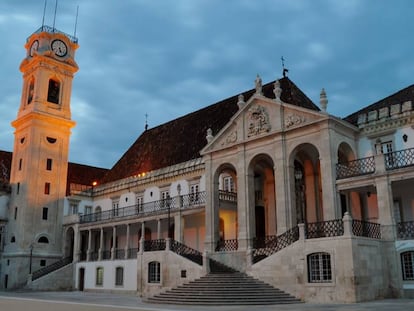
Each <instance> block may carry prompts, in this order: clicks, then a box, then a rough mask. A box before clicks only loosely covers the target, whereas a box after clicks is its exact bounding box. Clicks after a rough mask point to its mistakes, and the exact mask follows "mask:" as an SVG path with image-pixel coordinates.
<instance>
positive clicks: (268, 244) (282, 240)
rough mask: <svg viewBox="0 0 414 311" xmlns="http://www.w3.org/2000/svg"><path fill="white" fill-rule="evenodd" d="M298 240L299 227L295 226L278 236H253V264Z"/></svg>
mask: <svg viewBox="0 0 414 311" xmlns="http://www.w3.org/2000/svg"><path fill="white" fill-rule="evenodd" d="M297 240H299V227H298V226H295V227H293V228H292V229H289V230H288V231H286V232H285V233H282V234H281V235H278V236H267V237H265V238H255V239H254V240H253V248H254V249H253V253H252V257H253V258H252V262H253V264H255V263H257V262H259V261H260V260H262V259H265V258H266V257H269V256H270V255H273V254H274V253H276V252H278V251H280V250H281V249H283V248H285V247H287V246H289V245H291V244H293V243H294V242H296V241H297Z"/></svg>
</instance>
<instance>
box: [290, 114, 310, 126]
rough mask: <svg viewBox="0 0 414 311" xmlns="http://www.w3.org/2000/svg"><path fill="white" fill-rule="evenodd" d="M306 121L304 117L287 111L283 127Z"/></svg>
mask: <svg viewBox="0 0 414 311" xmlns="http://www.w3.org/2000/svg"><path fill="white" fill-rule="evenodd" d="M305 122H306V117H305V116H303V115H299V114H297V113H289V114H287V115H286V117H285V128H289V127H291V126H298V125H301V124H302V123H305Z"/></svg>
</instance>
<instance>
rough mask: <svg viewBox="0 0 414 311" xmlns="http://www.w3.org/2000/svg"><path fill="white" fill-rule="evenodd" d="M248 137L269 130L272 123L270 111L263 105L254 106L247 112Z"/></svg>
mask: <svg viewBox="0 0 414 311" xmlns="http://www.w3.org/2000/svg"><path fill="white" fill-rule="evenodd" d="M246 116H247V124H248V128H247V137H252V136H257V135H260V134H262V133H266V132H269V131H270V129H271V125H270V122H269V113H268V112H267V109H266V108H265V107H263V106H259V105H255V106H252V107H251V108H250V109H249V110H248V112H247V114H246Z"/></svg>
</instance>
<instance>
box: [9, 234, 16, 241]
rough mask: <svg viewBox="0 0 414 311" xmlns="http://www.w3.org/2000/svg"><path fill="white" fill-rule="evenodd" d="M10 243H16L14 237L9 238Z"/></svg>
mask: <svg viewBox="0 0 414 311" xmlns="http://www.w3.org/2000/svg"><path fill="white" fill-rule="evenodd" d="M10 243H16V238H15V237H14V235H13V236H12V237H11V239H10Z"/></svg>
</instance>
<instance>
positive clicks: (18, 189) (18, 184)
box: [16, 182, 20, 194]
mask: <svg viewBox="0 0 414 311" xmlns="http://www.w3.org/2000/svg"><path fill="white" fill-rule="evenodd" d="M19 192H20V183H19V182H18V183H17V187H16V194H19Z"/></svg>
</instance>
